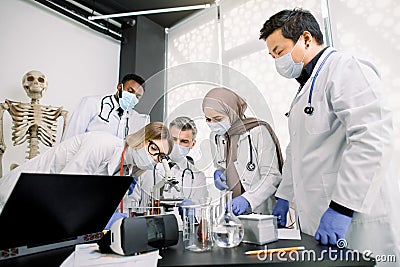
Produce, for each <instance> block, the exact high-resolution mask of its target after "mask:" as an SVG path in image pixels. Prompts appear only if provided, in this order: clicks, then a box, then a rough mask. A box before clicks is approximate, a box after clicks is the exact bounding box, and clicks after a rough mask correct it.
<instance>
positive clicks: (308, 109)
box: [285, 50, 336, 117]
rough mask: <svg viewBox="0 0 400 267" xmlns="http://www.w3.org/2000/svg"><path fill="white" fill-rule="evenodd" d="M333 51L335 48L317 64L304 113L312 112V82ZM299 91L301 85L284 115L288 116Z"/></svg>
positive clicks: (313, 81) (312, 82)
mask: <svg viewBox="0 0 400 267" xmlns="http://www.w3.org/2000/svg"><path fill="white" fill-rule="evenodd" d="M334 52H336V50H332V51H331V52H329V54H328V55H326V57H325V58H324V60H323V61H322V63H321V65H319V67H318V69H317V71H316V72H315V75H314V77H313V79H312V81H311V87H310V92H309V93H308V101H307V106H306V107H305V108H304V113H305V114H307V115H309V116H311V115H312V114H313V113H314V107H313V106H312V104H311V101H312V94H313V91H314V84H315V81H316V79H317V77H318V74H319V72H320V71H321V69H322V67H323V66H324V64H325V62H326V60H327V59H328V58H329V57H330V55H332V54H333V53H334ZM300 92H301V87H300V88H299V90H298V91H297V94H296V95H295V97H294V99H293V101H292V104H291V105H290V109H289V111H288V112H286V114H285V116H286V117H289V116H290V112H291V111H292V108H293V105H294V101H295V99H296V98H297V96H298V94H299V93H300Z"/></svg>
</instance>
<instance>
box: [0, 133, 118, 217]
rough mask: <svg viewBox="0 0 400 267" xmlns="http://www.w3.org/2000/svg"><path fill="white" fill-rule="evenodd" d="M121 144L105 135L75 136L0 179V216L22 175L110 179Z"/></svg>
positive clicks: (112, 137)
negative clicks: (87, 176)
mask: <svg viewBox="0 0 400 267" xmlns="http://www.w3.org/2000/svg"><path fill="white" fill-rule="evenodd" d="M123 149H124V140H121V139H120V138H118V137H116V136H113V135H110V134H108V133H104V132H90V133H85V134H81V135H77V136H74V137H72V138H69V139H68V140H66V141H64V142H62V143H60V144H58V145H56V146H55V147H53V148H51V149H48V150H47V151H46V152H44V153H43V154H41V155H39V156H37V157H35V158H33V159H31V160H29V161H27V162H26V163H24V164H23V165H21V166H19V167H17V168H15V169H14V170H12V171H11V172H10V173H8V174H7V175H5V176H3V177H2V178H0V213H1V211H2V210H3V207H4V204H5V203H6V201H7V199H8V197H9V196H10V194H11V192H12V190H13V188H14V186H15V184H16V183H17V181H18V179H19V176H20V174H21V173H22V172H28V173H68V174H91V175H113V174H114V173H115V172H116V170H118V169H119V163H120V160H121V155H122V151H123Z"/></svg>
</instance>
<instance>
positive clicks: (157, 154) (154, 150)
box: [147, 140, 166, 162]
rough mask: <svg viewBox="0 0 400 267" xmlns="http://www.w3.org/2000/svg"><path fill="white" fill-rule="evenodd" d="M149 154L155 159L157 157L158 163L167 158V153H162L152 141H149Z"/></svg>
mask: <svg viewBox="0 0 400 267" xmlns="http://www.w3.org/2000/svg"><path fill="white" fill-rule="evenodd" d="M147 152H149V154H150V155H152V156H153V157H157V161H158V162H161V160H162V159H163V158H165V157H166V155H165V153H161V151H160V148H159V147H158V146H157V144H156V143H154V142H153V141H152V140H150V141H149V145H148V146H147Z"/></svg>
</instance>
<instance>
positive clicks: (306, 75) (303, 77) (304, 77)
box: [296, 47, 328, 88]
mask: <svg viewBox="0 0 400 267" xmlns="http://www.w3.org/2000/svg"><path fill="white" fill-rule="evenodd" d="M327 48H328V47H325V48H324V49H322V50H321V51H320V52H319V53H318V54H317V55H316V56H315V57H314V58H313V59H312V60H311V61H310V62H308V64H307V65H306V66H305V67H304V69H303V71H302V72H301V74H300V76H299V77H298V78H296V80H297V82H298V83H299V84H300V88H302V87H303V86H304V84H306V82H307V81H308V79H310V77H311V74H312V72H313V70H314V67H315V66H316V65H317V62H318V60H319V58H320V57H321V56H322V54H323V53H324V51H325V50H326V49H327Z"/></svg>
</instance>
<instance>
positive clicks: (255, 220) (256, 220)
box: [238, 214, 278, 245]
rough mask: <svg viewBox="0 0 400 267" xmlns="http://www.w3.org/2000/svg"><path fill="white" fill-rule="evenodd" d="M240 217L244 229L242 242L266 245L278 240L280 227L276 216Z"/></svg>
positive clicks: (256, 215)
mask: <svg viewBox="0 0 400 267" xmlns="http://www.w3.org/2000/svg"><path fill="white" fill-rule="evenodd" d="M238 217H239V219H240V221H241V222H242V223H243V228H244V236H243V240H242V242H247V243H253V244H257V245H264V244H267V243H270V242H273V241H276V240H278V227H277V222H276V217H275V216H273V215H260V214H249V215H240V216H238Z"/></svg>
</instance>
